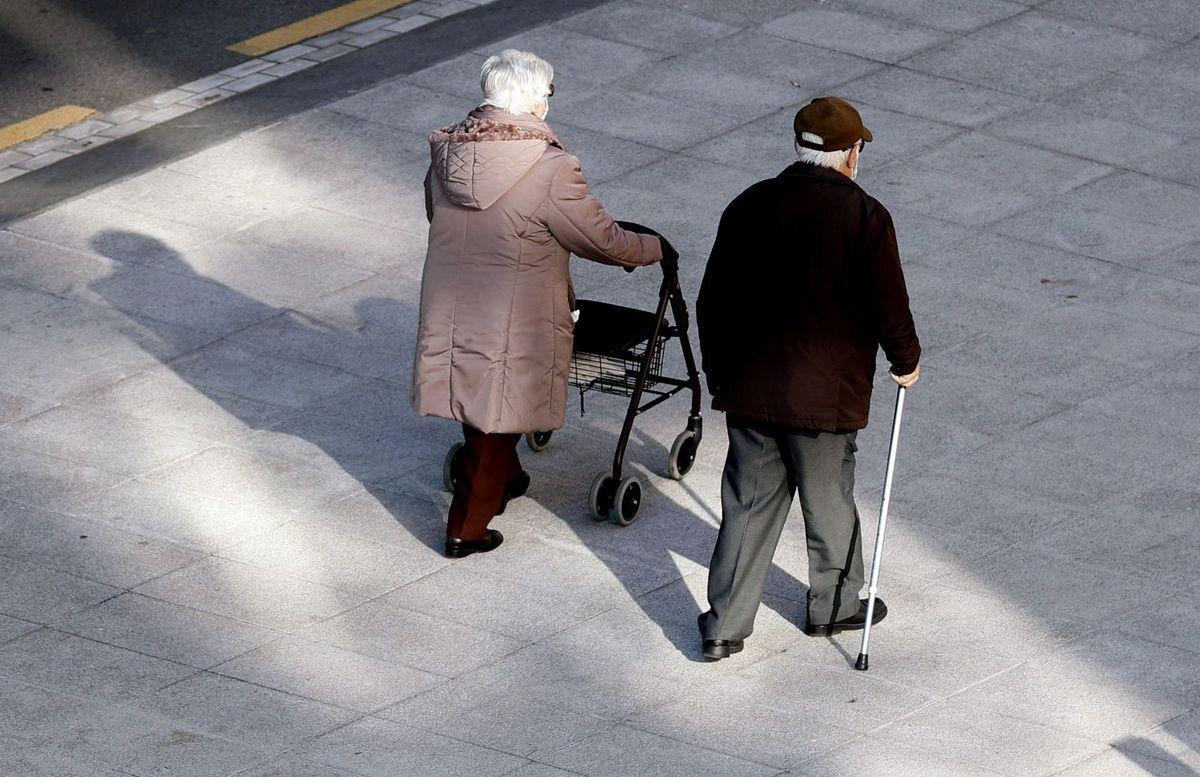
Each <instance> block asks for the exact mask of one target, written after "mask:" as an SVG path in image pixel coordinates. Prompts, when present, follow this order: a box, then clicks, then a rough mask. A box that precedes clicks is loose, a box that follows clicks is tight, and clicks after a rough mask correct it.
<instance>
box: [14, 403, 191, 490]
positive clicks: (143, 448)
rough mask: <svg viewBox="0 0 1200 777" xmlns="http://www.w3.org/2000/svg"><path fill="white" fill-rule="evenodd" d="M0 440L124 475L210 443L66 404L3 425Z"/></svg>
mask: <svg viewBox="0 0 1200 777" xmlns="http://www.w3.org/2000/svg"><path fill="white" fill-rule="evenodd" d="M0 442H2V443H3V444H4V445H7V446H11V447H12V448H14V449H21V450H30V451H38V452H40V453H47V454H49V455H51V456H54V457H56V458H60V459H65V460H67V461H73V462H77V463H79V464H85V465H88V466H92V467H96V468H97V469H105V470H108V471H111V472H118V473H122V474H125V475H137V474H140V473H142V472H145V471H147V470H151V469H154V468H156V467H160V466H162V465H163V464H167V463H169V462H172V461H176V460H178V459H181V458H183V457H185V456H190V455H191V454H194V453H198V452H199V451H202V450H204V449H205V448H207V447H209V445H210V444H211V443H209V442H208V441H206V440H199V439H196V438H193V437H190V436H189V435H187V434H185V433H183V432H181V431H179V430H177V429H172V428H170V427H165V428H164V427H163V426H162V425H159V424H156V423H154V422H152V421H146V420H144V419H138V418H133V417H131V416H121V415H108V414H100V413H95V412H92V411H90V410H85V409H83V408H79V407H69V406H66V405H60V406H58V407H54V408H51V409H49V410H47V411H45V412H44V413H39V414H38V415H34V416H30V417H29V418H26V419H24V420H21V421H16V422H13V423H11V424H9V425H7V426H6V427H5V428H4V429H3V430H0ZM114 447H115V449H116V450H115V451H114V450H113V448H114Z"/></svg>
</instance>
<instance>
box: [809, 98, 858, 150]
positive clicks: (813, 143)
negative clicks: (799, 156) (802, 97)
mask: <svg viewBox="0 0 1200 777" xmlns="http://www.w3.org/2000/svg"><path fill="white" fill-rule="evenodd" d="M792 128H793V129H795V130H796V142H797V143H799V144H800V145H802V146H804V147H805V148H814V149H816V150H817V151H841V150H842V149H845V148H850V147H851V146H853V145H854V144H855V143H857V142H858V141H859V140H865V141H866V142H868V143H870V142H871V141H872V140H873V138H872V137H871V130H869V129H867V128H866V127H864V126H863V123H862V117H861V116H859V115H858V111H857V110H855V109H854V106H853V105H851V104H850V103H848V102H846V101H845V100H843V99H842V98H840V97H818V98H817V99H815V100H813V101H812V102H810V103H809V104H808V105H806V106H804V107H803V108H801V109H800V110H798V111H796V118H795V120H794V121H793V122H792ZM805 133H808V135H809V136H810V137H805ZM814 135H815V136H816V137H815V138H814V137H811V136H814Z"/></svg>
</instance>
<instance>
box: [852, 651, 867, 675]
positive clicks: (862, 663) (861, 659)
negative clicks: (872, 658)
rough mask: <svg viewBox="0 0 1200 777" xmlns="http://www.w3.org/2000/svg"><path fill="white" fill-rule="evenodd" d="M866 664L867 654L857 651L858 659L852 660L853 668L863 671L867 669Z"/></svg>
mask: <svg viewBox="0 0 1200 777" xmlns="http://www.w3.org/2000/svg"><path fill="white" fill-rule="evenodd" d="M867 664H868V661H867V654H866V653H859V654H858V660H857V661H855V662H854V668H855V669H857V670H858V671H860V672H865V671H867Z"/></svg>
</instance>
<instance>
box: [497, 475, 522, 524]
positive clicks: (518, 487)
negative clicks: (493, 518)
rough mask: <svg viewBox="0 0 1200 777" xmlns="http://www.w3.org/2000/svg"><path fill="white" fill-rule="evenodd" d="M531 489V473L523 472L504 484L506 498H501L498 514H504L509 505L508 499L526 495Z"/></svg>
mask: <svg viewBox="0 0 1200 777" xmlns="http://www.w3.org/2000/svg"><path fill="white" fill-rule="evenodd" d="M528 491H529V473H528V472H522V473H521V474H520V475H517V476H516V477H515V478H513V479H512V480H510V481H508V483H506V484H505V485H504V498H503V499H502V500H500V512H498V513H496V515H503V514H504V508H506V507H508V500H510V499H516V498H518V497H522V496H525V494H526V492H528Z"/></svg>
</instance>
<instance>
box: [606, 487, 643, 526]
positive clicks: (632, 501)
mask: <svg viewBox="0 0 1200 777" xmlns="http://www.w3.org/2000/svg"><path fill="white" fill-rule="evenodd" d="M641 506H642V485H641V483H638V482H637V478H625V479H624V480H622V481H621V484H620V485H618V486H617V493H616V496H614V497H613V505H612V507H611V508H609V510H608V514H609V516H611V517H612V519H613V520H614V521H616V522H617V523H619V524H621V525H622V526H628V525H629V524H631V523H633V522H634V521H636V520H637V519H638V508H640V507H641Z"/></svg>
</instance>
